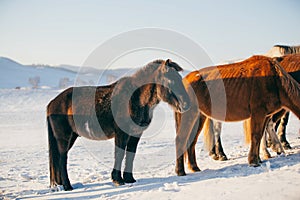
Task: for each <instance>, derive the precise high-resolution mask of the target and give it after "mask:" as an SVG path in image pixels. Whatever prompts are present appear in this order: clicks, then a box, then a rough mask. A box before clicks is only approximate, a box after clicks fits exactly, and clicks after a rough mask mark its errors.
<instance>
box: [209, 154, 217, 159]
mask: <svg viewBox="0 0 300 200" xmlns="http://www.w3.org/2000/svg"><path fill="white" fill-rule="evenodd" d="M210 157H211V158H212V159H214V160H219V156H218V155H217V154H211V155H210Z"/></svg>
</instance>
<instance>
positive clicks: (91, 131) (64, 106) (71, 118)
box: [47, 84, 115, 140]
mask: <svg viewBox="0 0 300 200" xmlns="http://www.w3.org/2000/svg"><path fill="white" fill-rule="evenodd" d="M114 86H115V84H112V85H108V86H98V87H95V86H83V87H71V88H68V89H66V90H64V91H63V92H61V93H60V94H59V95H58V96H57V97H56V98H54V99H53V100H52V101H51V102H50V103H49V104H48V106H47V117H48V119H49V120H51V123H52V125H53V126H55V127H53V128H54V129H57V130H65V131H71V132H75V133H77V134H78V135H80V136H84V137H87V138H89V139H95V140H103V139H109V138H112V137H113V136H114V134H115V127H114V121H113V116H112V113H111V95H112V91H113V88H114Z"/></svg>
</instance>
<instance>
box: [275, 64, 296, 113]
mask: <svg viewBox="0 0 300 200" xmlns="http://www.w3.org/2000/svg"><path fill="white" fill-rule="evenodd" d="M274 67H275V70H276V72H277V74H278V77H279V80H280V86H281V87H279V88H282V89H283V94H280V100H281V102H282V105H283V106H285V107H287V108H288V109H290V110H291V111H292V112H293V113H294V114H295V115H296V116H297V117H298V118H299V119H300V101H299V99H300V85H299V83H298V82H297V81H296V80H295V79H293V78H292V77H291V76H290V75H289V74H288V73H287V72H286V71H285V70H284V69H283V68H282V67H281V66H280V65H279V64H278V62H276V61H274Z"/></svg>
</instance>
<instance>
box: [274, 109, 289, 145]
mask: <svg viewBox="0 0 300 200" xmlns="http://www.w3.org/2000/svg"><path fill="white" fill-rule="evenodd" d="M289 115H290V112H286V113H285V114H284V115H283V116H282V118H281V119H280V120H279V121H278V122H277V123H276V126H275V130H277V131H278V137H279V140H280V142H281V144H282V146H283V147H284V149H291V148H292V147H291V145H290V143H289V142H288V141H287V139H286V126H287V123H288V121H289Z"/></svg>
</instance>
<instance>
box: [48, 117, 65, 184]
mask: <svg viewBox="0 0 300 200" xmlns="http://www.w3.org/2000/svg"><path fill="white" fill-rule="evenodd" d="M49 120H50V119H49V118H47V123H48V142H49V170H50V187H55V186H56V185H61V184H62V182H61V175H60V170H59V160H60V154H59V152H58V147H57V141H56V139H55V137H54V134H53V129H52V126H51V123H50V121H49Z"/></svg>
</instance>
